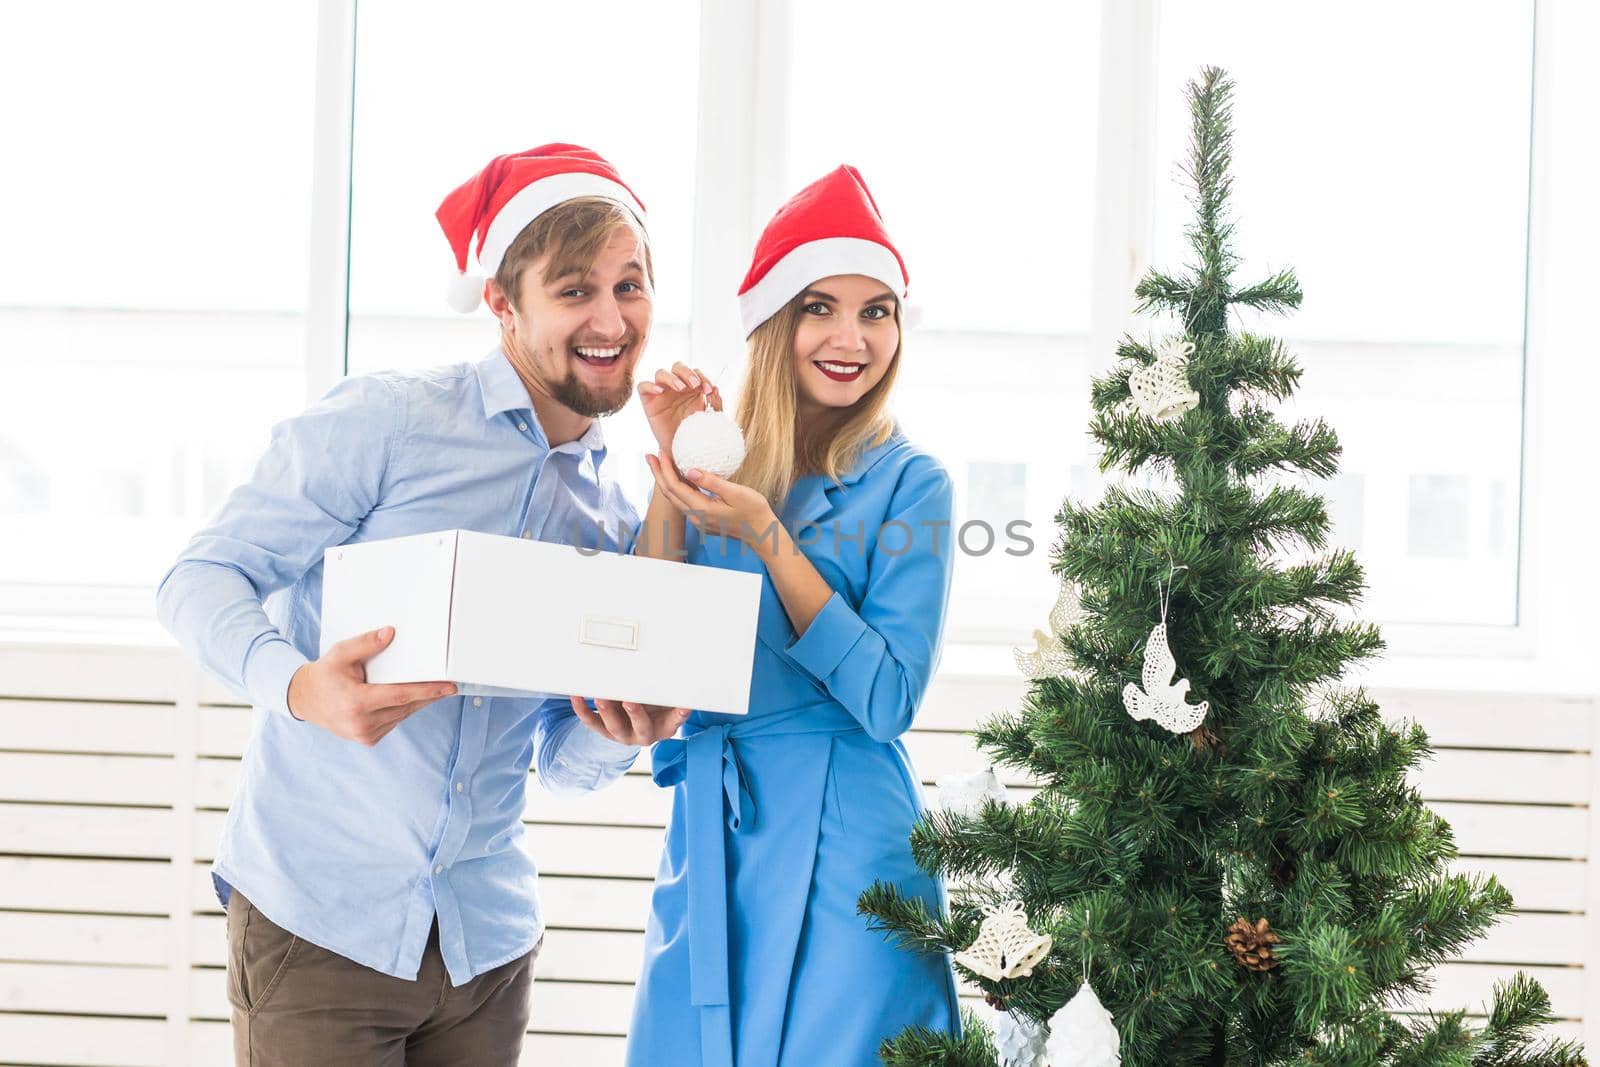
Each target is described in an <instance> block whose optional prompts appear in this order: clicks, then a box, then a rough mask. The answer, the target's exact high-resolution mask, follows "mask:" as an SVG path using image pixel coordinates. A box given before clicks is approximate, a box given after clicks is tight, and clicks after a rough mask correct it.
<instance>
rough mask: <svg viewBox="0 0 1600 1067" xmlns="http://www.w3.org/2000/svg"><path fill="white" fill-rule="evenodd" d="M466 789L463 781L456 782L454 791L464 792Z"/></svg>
mask: <svg viewBox="0 0 1600 1067" xmlns="http://www.w3.org/2000/svg"><path fill="white" fill-rule="evenodd" d="M466 791H467V785H466V783H465V782H457V783H456V792H457V793H465V792H466Z"/></svg>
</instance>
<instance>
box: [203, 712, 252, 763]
mask: <svg viewBox="0 0 1600 1067" xmlns="http://www.w3.org/2000/svg"><path fill="white" fill-rule="evenodd" d="M251 714H252V713H251V711H250V709H249V708H238V707H223V706H219V705H215V704H202V705H201V706H200V718H199V734H200V736H199V737H198V738H197V739H196V741H195V751H196V752H198V753H199V754H200V755H202V756H232V757H234V758H235V759H237V758H238V757H239V756H242V755H244V749H245V745H246V744H247V743H248V742H249V740H250V716H251Z"/></svg>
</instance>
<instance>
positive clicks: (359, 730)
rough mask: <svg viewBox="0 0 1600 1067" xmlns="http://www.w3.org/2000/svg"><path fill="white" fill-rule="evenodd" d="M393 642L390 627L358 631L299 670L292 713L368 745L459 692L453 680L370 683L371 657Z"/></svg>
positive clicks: (293, 686) (291, 693) (292, 683)
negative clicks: (452, 683)
mask: <svg viewBox="0 0 1600 1067" xmlns="http://www.w3.org/2000/svg"><path fill="white" fill-rule="evenodd" d="M393 640H394V627H392V626H385V627H384V628H383V629H381V630H372V631H370V632H369V633H364V634H357V635H356V636H355V637H351V638H348V639H346V640H344V641H340V642H339V643H338V644H336V645H334V646H333V647H332V648H330V649H328V651H327V653H326V654H325V655H323V657H322V658H321V659H318V660H315V661H314V662H311V663H307V664H306V665H305V666H304V667H301V668H300V669H299V670H297V671H295V672H294V677H293V678H292V679H291V680H290V681H289V714H291V715H293V716H294V717H295V718H297V719H304V720H305V721H306V722H309V723H314V724H315V725H317V726H320V727H322V728H323V729H324V730H326V731H328V732H329V733H330V734H333V735H334V736H335V737H342V738H344V739H345V740H347V741H354V742H356V743H357V744H360V745H367V746H369V747H370V746H372V745H376V744H377V743H378V742H379V741H382V740H383V738H384V736H385V735H386V734H388V732H389V731H390V730H393V729H394V728H395V727H396V726H399V725H400V723H401V722H402V721H404V720H405V719H406V718H407V717H408V716H409V715H411V713H412V712H414V711H416V710H417V709H418V708H422V707H425V706H426V705H428V704H432V703H433V702H434V701H435V700H442V699H443V698H445V697H447V696H454V695H455V692H456V687H455V686H453V685H451V684H450V683H449V682H412V683H409V684H406V685H368V684H367V668H366V663H367V660H369V659H371V658H372V657H373V656H376V655H377V654H378V653H379V652H382V651H383V650H384V649H385V648H388V647H389V642H391V641H393Z"/></svg>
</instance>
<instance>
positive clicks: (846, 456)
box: [733, 293, 905, 511]
mask: <svg viewBox="0 0 1600 1067" xmlns="http://www.w3.org/2000/svg"><path fill="white" fill-rule="evenodd" d="M808 303H810V301H808V300H807V299H806V297H805V294H804V293H801V294H800V295H798V296H796V297H795V298H794V299H793V300H791V301H789V302H788V303H787V304H785V305H784V306H783V309H782V310H780V311H779V312H778V313H777V314H776V315H773V316H772V318H770V319H768V320H767V321H766V322H763V323H762V324H761V325H760V326H757V327H756V328H755V332H753V333H752V334H751V335H750V342H749V351H750V365H749V368H748V370H747V373H746V376H745V381H744V388H743V390H742V391H741V392H740V394H739V408H738V411H737V412H736V413H735V415H734V421H735V422H737V423H738V424H739V429H741V430H743V431H744V462H743V463H742V464H741V465H740V467H739V469H738V471H737V472H735V473H734V475H733V480H734V481H736V482H738V483H739V484H741V485H746V486H749V487H750V488H751V489H754V490H755V491H756V492H758V493H760V494H761V495H762V496H764V497H766V498H767V501H768V502H769V503H771V504H772V507H773V510H774V511H781V510H782V509H783V502H784V500H785V499H787V497H788V496H789V490H791V489H792V488H794V483H795V481H796V479H798V478H800V477H801V476H802V475H806V474H824V475H826V476H827V477H829V478H831V479H833V480H834V481H838V480H839V475H840V474H841V473H842V472H844V471H846V470H849V469H850V467H851V465H852V464H854V463H855V461H856V459H857V457H859V456H860V455H861V453H862V452H864V451H865V450H866V449H868V448H871V447H873V446H875V445H880V444H882V443H883V442H884V441H887V440H888V439H889V436H890V435H891V434H893V433H894V425H895V424H894V418H893V416H892V415H890V414H889V410H888V409H889V391H890V390H891V389H892V388H893V387H894V380H895V376H896V375H897V374H898V373H899V370H900V356H901V353H902V352H903V351H904V349H905V330H904V327H903V326H902V325H901V318H900V305H899V302H898V301H897V302H896V303H895V308H894V321H895V325H896V326H897V327H900V330H901V332H900V340H899V342H898V343H897V344H896V345H895V350H894V356H893V357H892V358H891V359H890V360H889V369H888V370H886V371H884V373H883V377H882V378H880V379H878V382H877V384H876V385H874V386H873V387H872V388H871V389H869V390H867V392H866V393H865V394H864V395H863V396H862V397H861V399H860V400H857V401H856V402H855V403H854V404H852V405H850V406H849V407H848V408H843V409H839V410H833V409H830V410H828V411H825V412H824V413H823V414H822V415H821V416H820V417H819V419H818V422H817V424H815V425H806V426H801V425H798V407H797V402H798V390H799V383H798V382H797V381H796V379H795V371H794V338H795V333H796V332H797V331H798V330H799V328H800V318H801V316H802V315H803V314H804V313H805V306H806V305H807V304H808Z"/></svg>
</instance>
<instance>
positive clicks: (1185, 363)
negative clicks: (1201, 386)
mask: <svg viewBox="0 0 1600 1067" xmlns="http://www.w3.org/2000/svg"><path fill="white" fill-rule="evenodd" d="M1193 354H1194V342H1193V341H1180V340H1178V339H1177V338H1171V339H1169V340H1167V341H1166V343H1165V344H1163V345H1162V346H1161V350H1160V351H1159V352H1157V353H1156V361H1155V362H1154V363H1151V364H1149V365H1148V366H1144V367H1139V368H1137V369H1136V370H1135V371H1134V372H1133V373H1132V374H1130V375H1128V391H1129V392H1131V393H1132V394H1133V397H1132V401H1131V403H1132V406H1133V407H1134V408H1135V409H1136V410H1138V411H1140V412H1142V413H1143V414H1145V415H1148V416H1149V417H1150V418H1152V419H1154V420H1156V421H1157V422H1171V421H1172V420H1173V419H1177V418H1182V417H1183V413H1184V412H1186V411H1188V410H1189V409H1190V408H1192V407H1194V406H1195V405H1197V404H1199V403H1200V394H1199V393H1197V392H1195V391H1194V389H1192V388H1191V387H1190V385H1189V357H1190V356H1191V355H1193Z"/></svg>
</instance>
